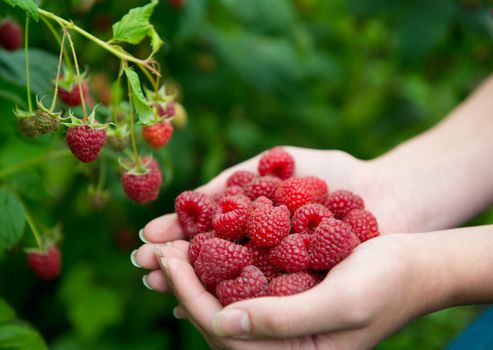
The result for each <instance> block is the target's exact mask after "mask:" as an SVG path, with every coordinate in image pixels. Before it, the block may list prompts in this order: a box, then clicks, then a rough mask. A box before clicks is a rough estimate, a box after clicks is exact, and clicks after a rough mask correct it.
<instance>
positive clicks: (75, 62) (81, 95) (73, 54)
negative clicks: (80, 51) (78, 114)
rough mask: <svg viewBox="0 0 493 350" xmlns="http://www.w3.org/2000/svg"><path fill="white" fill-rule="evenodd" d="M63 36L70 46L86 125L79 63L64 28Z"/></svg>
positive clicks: (85, 119)
mask: <svg viewBox="0 0 493 350" xmlns="http://www.w3.org/2000/svg"><path fill="white" fill-rule="evenodd" d="M65 35H66V36H67V39H68V42H69V44H70V48H71V49H72V56H73V59H74V65H75V72H76V73H77V83H78V84H79V94H80V103H81V105H82V112H83V113H84V124H87V108H86V101H85V100H84V91H83V90H82V78H81V76H80V70H79V63H78V62H77V54H76V53H75V47H74V42H73V41H72V38H71V37H70V33H69V32H68V30H67V29H66V28H65Z"/></svg>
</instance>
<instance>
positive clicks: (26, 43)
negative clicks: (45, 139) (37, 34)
mask: <svg viewBox="0 0 493 350" xmlns="http://www.w3.org/2000/svg"><path fill="white" fill-rule="evenodd" d="M28 49H29V17H27V16H26V31H25V33H24V56H25V59H26V90H27V104H28V105H29V112H32V111H33V103H32V101H31V84H30V82H29V54H28Z"/></svg>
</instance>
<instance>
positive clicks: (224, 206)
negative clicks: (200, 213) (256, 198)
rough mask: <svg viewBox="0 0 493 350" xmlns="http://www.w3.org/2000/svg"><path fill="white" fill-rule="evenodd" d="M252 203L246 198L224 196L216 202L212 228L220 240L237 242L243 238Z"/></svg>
mask: <svg viewBox="0 0 493 350" xmlns="http://www.w3.org/2000/svg"><path fill="white" fill-rule="evenodd" d="M251 205H252V203H251V201H250V199H249V198H248V197H247V196H244V195H236V196H226V197H223V198H221V199H220V200H219V201H218V202H217V207H216V212H215V213H214V215H213V216H212V227H214V230H216V235H217V236H218V237H220V238H224V239H229V240H231V241H235V240H236V241H239V240H240V239H242V238H243V236H245V233H246V221H247V219H248V215H249V214H250V207H251Z"/></svg>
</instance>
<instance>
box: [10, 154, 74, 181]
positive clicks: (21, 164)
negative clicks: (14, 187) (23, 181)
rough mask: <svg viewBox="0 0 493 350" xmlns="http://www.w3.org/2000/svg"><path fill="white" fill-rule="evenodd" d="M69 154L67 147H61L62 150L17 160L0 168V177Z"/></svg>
mask: <svg viewBox="0 0 493 350" xmlns="http://www.w3.org/2000/svg"><path fill="white" fill-rule="evenodd" d="M69 155H70V151H69V150H67V149H63V150H59V151H55V152H52V153H45V154H43V155H41V156H39V157H34V158H31V159H27V160H24V161H22V162H19V163H16V164H13V165H11V166H9V167H6V168H4V169H1V170H0V179H3V178H6V177H9V176H10V175H12V174H15V173H17V172H19V171H21V170H24V169H27V168H30V167H32V166H35V165H37V164H40V163H43V162H45V161H47V160H50V159H57V158H64V157H67V156H69Z"/></svg>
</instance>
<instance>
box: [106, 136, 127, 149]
mask: <svg viewBox="0 0 493 350" xmlns="http://www.w3.org/2000/svg"><path fill="white" fill-rule="evenodd" d="M129 141H130V138H129V136H128V135H116V134H113V135H108V146H109V147H110V148H111V149H112V150H113V151H116V152H121V151H123V150H124V149H125V148H127V146H128V144H129Z"/></svg>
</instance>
